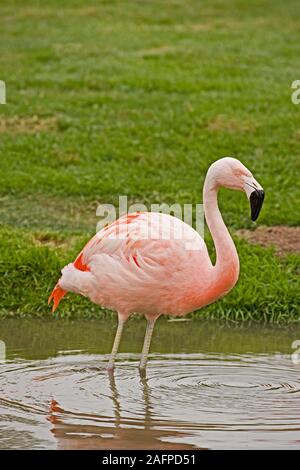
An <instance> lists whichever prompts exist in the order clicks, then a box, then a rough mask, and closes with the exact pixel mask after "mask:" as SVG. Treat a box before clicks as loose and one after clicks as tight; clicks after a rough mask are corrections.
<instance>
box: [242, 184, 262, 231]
mask: <svg viewBox="0 0 300 470" xmlns="http://www.w3.org/2000/svg"><path fill="white" fill-rule="evenodd" d="M244 191H245V193H246V195H247V198H248V199H249V201H250V207H251V220H253V222H254V221H255V220H256V219H257V217H258V216H259V213H260V210H261V208H262V205H263V202H264V198H265V192H264V190H263V188H262V187H261V185H260V184H259V183H258V182H257V181H256V180H255V179H254V178H253V177H251V178H249V179H247V181H245V184H244Z"/></svg>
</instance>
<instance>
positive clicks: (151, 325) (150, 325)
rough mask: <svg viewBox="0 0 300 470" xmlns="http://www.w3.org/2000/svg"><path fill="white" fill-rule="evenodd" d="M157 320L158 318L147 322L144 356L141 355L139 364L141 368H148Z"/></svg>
mask: <svg viewBox="0 0 300 470" xmlns="http://www.w3.org/2000/svg"><path fill="white" fill-rule="evenodd" d="M155 322H156V318H155V319H151V320H148V322H147V328H146V334H145V339H144V345H143V350H142V356H141V360H140V366H139V368H140V370H145V369H146V365H147V360H148V353H149V349H150V343H151V338H152V333H153V328H154V325H155Z"/></svg>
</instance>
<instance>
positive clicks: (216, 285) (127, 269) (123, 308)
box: [49, 158, 264, 366]
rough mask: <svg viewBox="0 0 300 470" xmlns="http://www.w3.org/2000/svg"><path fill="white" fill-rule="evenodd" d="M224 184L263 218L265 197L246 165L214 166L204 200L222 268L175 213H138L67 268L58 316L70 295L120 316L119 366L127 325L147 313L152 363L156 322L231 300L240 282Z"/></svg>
mask: <svg viewBox="0 0 300 470" xmlns="http://www.w3.org/2000/svg"><path fill="white" fill-rule="evenodd" d="M220 186H225V187H228V188H231V189H238V190H244V191H245V192H246V194H247V197H248V198H249V200H250V202H251V210H252V216H253V218H255V219H256V218H257V216H258V214H259V211H260V208H261V205H262V201H263V196H264V193H263V190H262V188H261V186H260V185H259V184H258V183H257V181H256V180H255V179H254V178H253V176H252V174H251V173H250V172H249V170H248V169H247V168H246V167H245V166H244V165H242V163H241V162H239V161H238V160H236V159H233V158H222V159H220V160H217V161H216V162H215V163H214V164H213V165H211V167H210V168H209V171H208V173H207V177H206V179H205V184H204V190H203V201H204V211H205V217H206V221H207V224H208V227H209V229H210V232H211V235H212V237H213V240H214V244H215V249H216V263H215V264H214V265H213V264H212V262H211V260H210V257H209V254H208V251H207V248H206V245H205V243H204V240H203V239H202V238H201V236H200V235H199V234H198V232H196V231H195V230H194V229H193V228H192V227H191V226H189V225H188V224H186V223H184V222H183V221H181V220H180V219H178V218H176V217H173V216H170V215H167V214H162V213H156V212H136V213H132V214H127V215H125V216H123V217H121V218H120V219H118V220H117V221H116V222H113V223H112V224H110V225H108V226H107V227H105V228H104V229H102V230H101V231H99V232H98V233H97V234H96V235H95V236H94V237H93V238H92V239H91V240H90V241H89V242H88V243H87V244H86V246H85V247H84V249H83V250H82V251H81V253H80V254H79V255H78V256H77V258H76V259H75V261H74V262H73V263H70V264H68V265H67V266H65V267H64V268H63V269H62V277H61V278H60V280H59V281H58V283H57V285H56V287H55V289H54V290H53V292H52V294H51V296H50V298H49V302H50V301H51V300H52V299H54V304H53V310H55V309H56V307H57V306H58V304H59V301H60V299H61V298H62V297H63V296H64V295H65V293H66V292H68V291H70V292H75V293H77V294H81V295H83V296H85V297H88V298H89V299H90V300H91V301H92V302H94V303H96V304H99V305H102V306H104V307H107V308H109V309H113V310H116V311H117V312H118V317H119V329H118V331H117V335H116V339H115V343H114V348H113V354H112V357H113V359H112V360H111V366H113V362H114V356H115V354H116V351H117V349H118V345H119V341H120V338H121V333H122V328H123V324H124V322H125V321H126V320H127V319H128V317H129V316H130V315H131V314H133V313H140V314H143V315H145V316H146V318H147V320H148V323H149V324H148V328H147V333H146V338H145V343H144V348H143V355H144V361H143V364H144V365H145V361H146V359H145V357H146V356H147V353H148V350H149V345H150V339H149V338H151V334H152V330H153V325H154V322H155V320H156V318H158V317H159V316H160V315H172V316H181V315H185V314H187V313H188V312H191V311H193V310H196V309H199V308H201V307H203V306H205V305H208V304H210V303H212V302H214V301H215V300H217V299H219V298H220V297H222V296H224V295H225V294H226V293H227V292H229V291H230V290H231V289H232V288H233V286H234V285H235V284H236V282H237V280H238V276H239V258H238V255H237V252H236V248H235V245H234V243H233V241H232V239H231V236H230V234H229V232H228V230H227V228H226V226H225V224H224V221H223V219H222V216H221V214H220V211H219V208H218V203H217V193H218V189H219V187H220ZM148 343H149V344H148Z"/></svg>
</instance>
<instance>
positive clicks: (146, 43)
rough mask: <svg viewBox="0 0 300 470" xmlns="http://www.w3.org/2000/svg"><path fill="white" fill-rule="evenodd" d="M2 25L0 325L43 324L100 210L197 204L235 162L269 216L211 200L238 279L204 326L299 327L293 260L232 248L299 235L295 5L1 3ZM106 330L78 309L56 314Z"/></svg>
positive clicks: (85, 306) (208, 0) (79, 303)
mask: <svg viewBox="0 0 300 470" xmlns="http://www.w3.org/2000/svg"><path fill="white" fill-rule="evenodd" d="M0 17H1V41H0V54H1V65H0V80H4V81H5V82H6V88H7V104H6V105H0V159H1V167H0V168H1V171H0V239H1V244H0V246H1V252H0V298H1V303H0V316H2V317H5V316H30V315H32V316H41V317H47V316H50V311H49V308H48V306H47V298H48V296H49V293H50V291H51V289H52V287H53V286H54V284H55V282H56V280H57V278H58V277H59V272H60V268H61V267H62V266H63V265H64V264H65V263H66V262H69V261H71V260H72V259H73V258H74V256H75V255H76V254H77V253H78V251H80V249H81V248H82V245H83V243H84V242H85V241H86V240H87V239H88V238H89V237H90V236H91V235H93V234H94V233H95V227H96V224H97V222H98V221H99V220H98V218H97V216H96V207H97V205H98V204H99V203H113V204H117V202H118V197H119V195H128V198H129V202H130V203H133V202H140V203H144V204H146V205H148V206H149V205H150V204H151V203H161V202H166V203H171V204H172V203H175V202H178V203H180V204H184V203H193V204H196V203H201V202H202V185H203V181H204V177H205V172H206V170H207V168H208V166H209V165H210V163H212V162H213V161H214V160H216V159H217V158H219V157H221V156H224V155H234V156H235V157H237V158H239V159H240V160H241V161H243V163H244V164H246V165H247V166H248V167H249V169H251V171H253V173H254V175H255V177H256V178H257V179H258V181H259V182H260V183H261V184H262V185H263V186H264V188H265V190H266V200H265V204H264V207H263V210H262V213H261V216H260V218H259V220H258V222H257V224H254V223H251V221H250V218H249V207H248V202H247V200H246V197H245V195H243V194H240V193H236V192H232V191H226V190H224V191H223V190H222V191H221V194H220V207H221V210H222V213H223V216H224V220H225V222H226V223H227V225H228V227H229V229H230V231H231V233H232V234H233V236H234V239H235V241H236V243H237V246H238V251H239V255H240V261H241V276H240V280H239V283H238V286H237V287H236V288H235V289H234V290H233V291H232V292H231V293H230V294H229V295H228V296H227V297H225V298H224V299H223V300H221V301H219V302H217V303H216V304H214V305H212V306H209V307H207V308H205V309H204V310H202V311H201V313H199V315H201V316H209V317H213V318H227V319H232V320H235V321H239V320H248V319H253V320H263V321H274V322H277V321H279V322H290V321H297V320H299V319H300V309H299V303H300V302H299V300H300V299H299V291H300V289H299V254H290V255H287V256H284V257H277V256H276V255H275V253H274V250H273V249H271V248H270V249H265V248H262V247H260V246H253V245H250V244H248V243H247V242H246V241H244V240H240V239H239V238H238V237H237V236H236V234H235V233H236V231H237V230H238V229H240V228H245V227H246V228H255V226H256V225H258V224H260V225H261V224H263V225H267V226H272V225H278V224H284V225H289V226H298V225H299V212H300V211H299V200H300V188H299V147H300V125H299V116H300V105H298V106H296V105H294V104H292V102H291V83H292V82H293V81H294V80H296V79H299V78H300V77H299V70H300V42H299V28H300V3H299V1H296V0H290V1H289V2H288V3H287V2H286V1H284V0H266V1H261V0H253V1H251V2H249V1H247V0H236V1H233V0H232V1H230V0H226V1H224V0H205V1H200V0H198V1H197V0H187V1H184V2H183V1H179V0H168V1H163V0H160V1H158V0H153V1H152V0H151V1H150V0H149V1H138V0H131V1H125V0H123V1H113V0H110V1H97V2H96V1H89V2H87V1H86V0H72V1H71V0H68V1H65V2H63V3H62V2H60V1H58V0H47V1H44V2H38V1H33V0H28V1H26V2H24V1H21V0H19V1H9V0H3V1H2V2H1V5H0ZM297 74H298V75H297ZM206 236H207V240H208V244H209V247H210V250H212V243H211V240H210V239H209V234H208V233H207V234H206ZM104 314H107V313H106V312H105V311H104V310H101V309H99V307H97V306H95V305H93V304H91V303H90V302H89V301H87V300H86V299H82V298H79V297H76V296H73V295H70V296H68V297H67V298H66V299H64V301H63V302H62V303H61V307H60V309H59V315H62V316H68V317H69V316H72V317H76V316H79V317H86V318H89V317H96V316H99V315H104ZM196 315H198V313H196Z"/></svg>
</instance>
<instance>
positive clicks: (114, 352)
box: [107, 320, 125, 371]
mask: <svg viewBox="0 0 300 470" xmlns="http://www.w3.org/2000/svg"><path fill="white" fill-rule="evenodd" d="M124 325H125V320H119V323H118V328H117V332H116V336H115V340H114V344H113V347H112V351H111V354H110V358H109V362H108V365H107V370H108V371H112V370H113V369H114V366H115V359H116V355H117V352H118V349H119V345H120V341H121V336H122V333H123V328H124Z"/></svg>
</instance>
